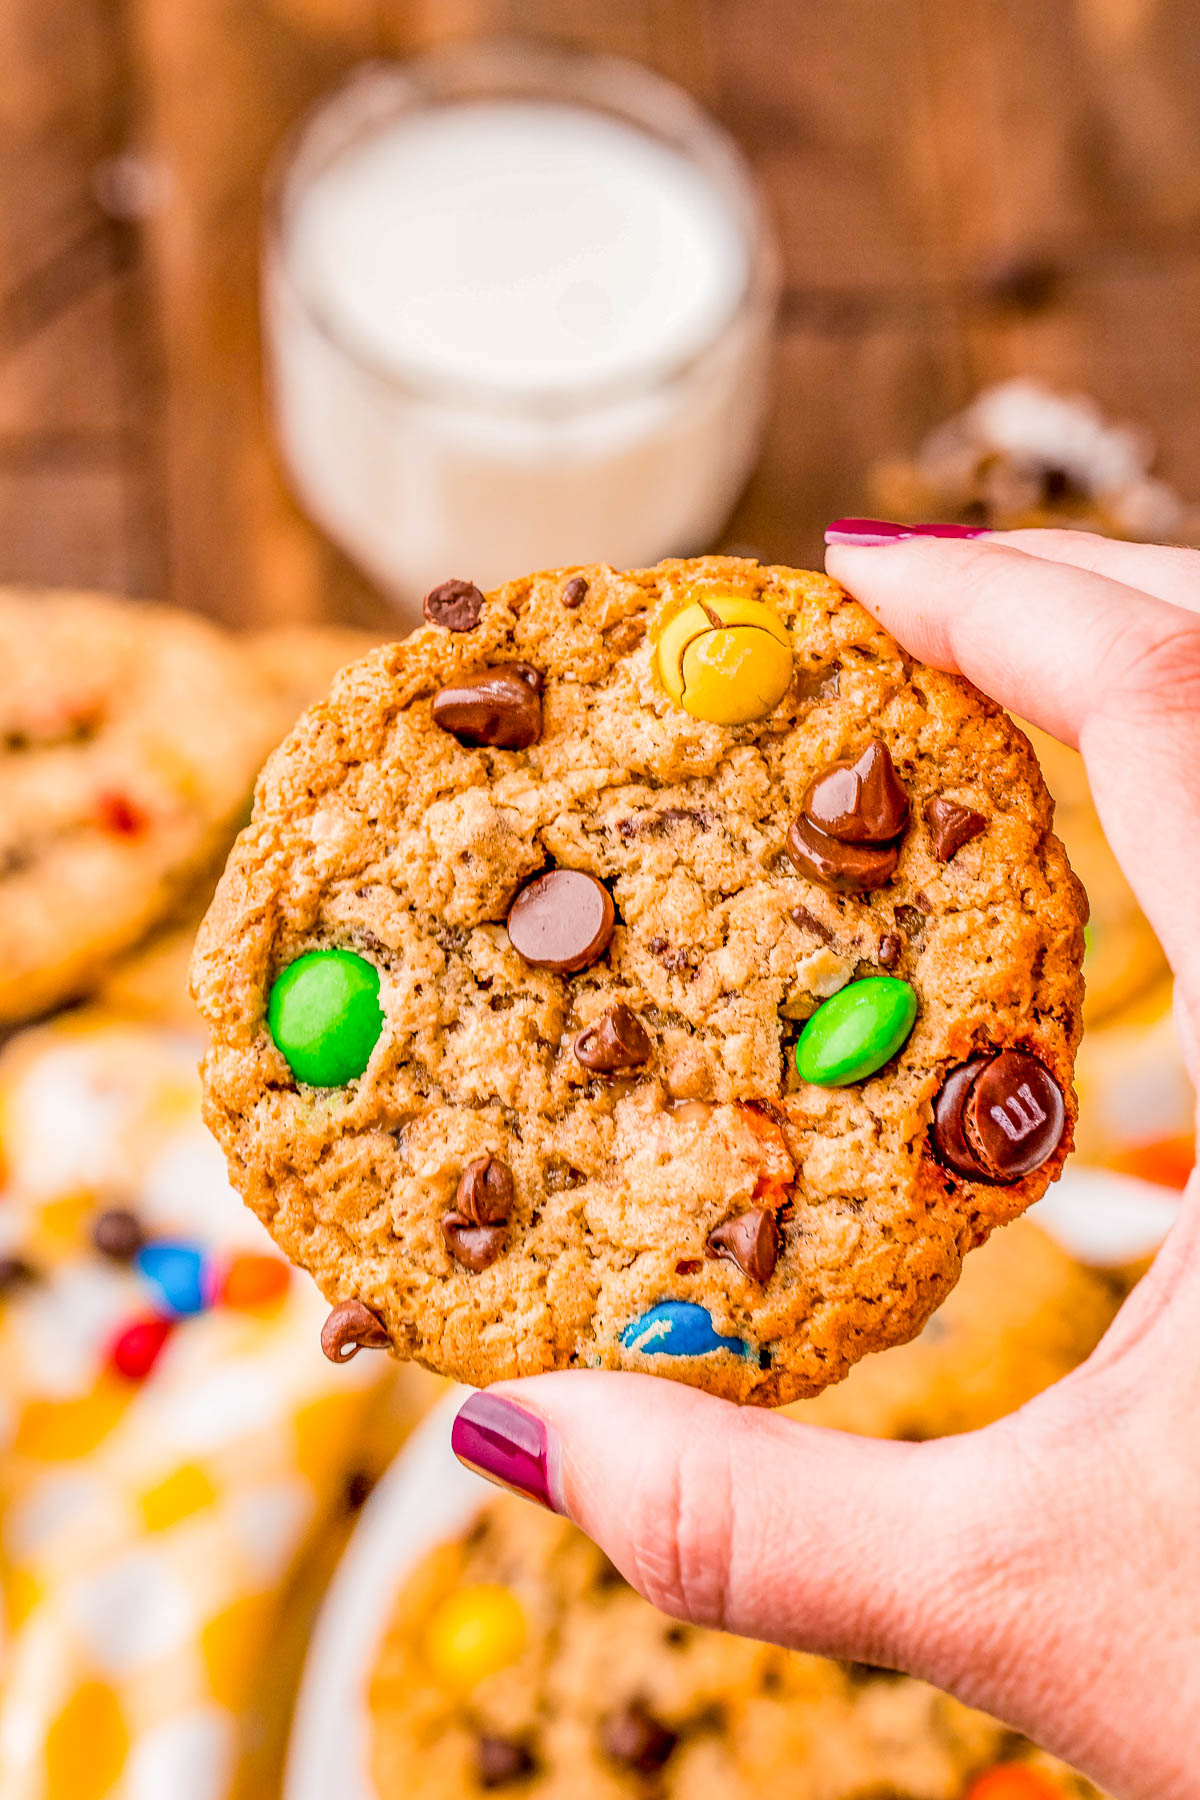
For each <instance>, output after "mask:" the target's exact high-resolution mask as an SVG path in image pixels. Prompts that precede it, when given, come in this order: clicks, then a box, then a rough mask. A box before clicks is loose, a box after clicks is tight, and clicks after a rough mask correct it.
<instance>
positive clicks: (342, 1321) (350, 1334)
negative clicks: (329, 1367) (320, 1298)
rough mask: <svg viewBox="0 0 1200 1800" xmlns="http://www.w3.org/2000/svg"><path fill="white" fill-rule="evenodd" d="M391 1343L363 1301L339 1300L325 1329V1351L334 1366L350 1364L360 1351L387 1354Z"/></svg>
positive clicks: (323, 1330)
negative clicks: (381, 1351)
mask: <svg viewBox="0 0 1200 1800" xmlns="http://www.w3.org/2000/svg"><path fill="white" fill-rule="evenodd" d="M390 1343H391V1339H390V1338H389V1337H388V1334H387V1332H386V1331H385V1330H384V1328H383V1324H382V1322H381V1321H380V1320H379V1319H377V1318H376V1317H375V1314H374V1313H373V1312H372V1311H371V1309H370V1307H367V1306H364V1305H363V1303H362V1301H361V1300H339V1301H338V1303H337V1305H336V1306H335V1307H334V1309H333V1311H332V1312H331V1313H330V1315H329V1317H328V1318H327V1319H326V1321H325V1323H324V1324H323V1325H322V1327H321V1348H322V1350H323V1351H324V1352H325V1354H326V1356H327V1357H328V1358H329V1360H330V1362H335V1363H343V1362H350V1361H351V1359H352V1358H353V1357H355V1356H357V1355H358V1353H359V1351H360V1350H386V1349H387V1347H388V1345H389V1344H390Z"/></svg>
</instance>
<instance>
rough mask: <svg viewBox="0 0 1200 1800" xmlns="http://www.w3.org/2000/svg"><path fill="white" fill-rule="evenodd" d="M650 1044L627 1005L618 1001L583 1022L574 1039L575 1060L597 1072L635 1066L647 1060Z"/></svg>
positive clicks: (638, 1020)
mask: <svg viewBox="0 0 1200 1800" xmlns="http://www.w3.org/2000/svg"><path fill="white" fill-rule="evenodd" d="M653 1048H654V1046H653V1045H652V1044H651V1042H650V1036H649V1033H648V1032H647V1030H646V1028H645V1026H644V1025H643V1024H642V1021H641V1020H640V1019H639V1018H638V1016H637V1014H636V1013H635V1012H634V1011H633V1009H632V1008H631V1007H628V1006H626V1005H625V1004H624V1002H623V1001H619V1002H618V1003H617V1005H616V1006H610V1007H609V1009H608V1011H607V1012H606V1013H604V1014H602V1016H601V1017H600V1018H599V1019H597V1020H596V1022H595V1024H594V1025H586V1026H585V1027H584V1029H583V1030H582V1031H581V1032H580V1033H579V1036H578V1037H577V1038H576V1039H575V1060H576V1062H578V1063H581V1064H582V1065H583V1067H584V1068H585V1069H594V1070H595V1071H596V1072H597V1073H598V1074H601V1075H616V1074H619V1073H620V1072H621V1071H623V1070H625V1069H638V1068H640V1067H641V1065H642V1064H643V1063H644V1062H648V1061H649V1059H650V1053H651V1051H652V1050H653Z"/></svg>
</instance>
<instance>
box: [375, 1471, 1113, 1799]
mask: <svg viewBox="0 0 1200 1800" xmlns="http://www.w3.org/2000/svg"><path fill="white" fill-rule="evenodd" d="M368 1705H369V1712H370V1727H371V1768H372V1775H373V1777H374V1790H375V1792H376V1793H377V1794H378V1796H379V1800H400V1796H402V1795H403V1796H404V1800H425V1796H429V1800H434V1796H436V1797H437V1800H442V1797H443V1796H445V1795H448V1794H454V1795H462V1796H464V1797H467V1796H471V1795H474V1794H482V1793H484V1792H507V1791H511V1792H512V1793H514V1794H520V1795H523V1796H528V1800H568V1797H569V1800H628V1796H630V1795H637V1794H641V1795H648V1794H653V1795H654V1796H655V1797H656V1800H671V1797H672V1796H678V1797H679V1800H685V1797H686V1796H693V1795H700V1794H719V1795H720V1796H721V1797H722V1800H785V1796H786V1797H787V1800H791V1796H793V1795H795V1794H798V1793H802V1794H803V1795H804V1796H805V1800H881V1797H882V1796H883V1795H885V1794H886V1795H888V1796H889V1797H891V1796H895V1800H908V1797H909V1796H912V1797H913V1800H916V1796H920V1800H988V1797H989V1795H992V1794H994V1795H995V1800H1000V1795H1001V1794H1003V1795H1004V1796H1005V1800H1056V1797H1059V1796H1063V1797H1065V1796H1073V1797H1074V1800H1085V1797H1087V1800H1097V1790H1096V1789H1095V1788H1094V1787H1093V1786H1092V1785H1091V1784H1090V1783H1089V1782H1087V1781H1085V1780H1083V1779H1082V1778H1081V1777H1079V1776H1076V1775H1073V1774H1071V1772H1070V1771H1069V1770H1068V1769H1067V1768H1066V1767H1065V1766H1064V1765H1063V1764H1061V1763H1059V1762H1057V1761H1055V1760H1054V1759H1053V1758H1051V1757H1048V1756H1045V1755H1044V1754H1042V1753H1041V1752H1040V1751H1037V1750H1035V1749H1034V1748H1033V1747H1032V1746H1031V1745H1030V1744H1028V1743H1027V1742H1026V1741H1025V1739H1023V1738H1021V1737H1019V1736H1018V1735H1017V1734H1016V1733H1014V1732H1011V1731H1009V1730H1007V1729H1006V1728H1005V1727H1004V1726H1002V1725H999V1724H997V1723H996V1722H995V1721H994V1720H992V1719H989V1718H987V1717H985V1716H984V1715H983V1714H982V1713H977V1712H972V1711H970V1710H969V1709H968V1708H967V1707H965V1706H962V1705H960V1704H959V1703H958V1702H957V1701H955V1700H952V1699H951V1698H950V1697H949V1696H948V1695H946V1694H940V1693H938V1692H937V1691H936V1690H935V1689H933V1688H930V1687H926V1686H925V1685H924V1684H923V1683H921V1682H918V1681H913V1680H910V1679H909V1678H907V1677H904V1676H896V1675H892V1674H890V1673H888V1672H887V1671H884V1670H881V1669H870V1668H867V1667H864V1666H862V1665H857V1664H856V1665H849V1666H846V1665H842V1664H838V1663H834V1662H829V1661H826V1660H824V1659H822V1658H818V1657H813V1656H800V1655H796V1654H794V1653H790V1652H788V1651H785V1650H779V1649H776V1648H774V1647H773V1646H771V1645H768V1644H759V1643H751V1642H749V1641H748V1640H746V1639H744V1638H735V1637H729V1636H727V1635H725V1634H722V1633H718V1632H714V1631H707V1630H702V1629H700V1628H698V1627H696V1626H689V1625H681V1624H678V1623H676V1622H675V1621H673V1620H671V1619H669V1618H665V1617H663V1615H662V1614H660V1613H657V1612H655V1610H654V1609H653V1607H651V1606H650V1605H648V1603H647V1602H646V1601H644V1600H642V1599H641V1598H640V1597H639V1596H638V1595H637V1594H636V1593H634V1591H633V1589H632V1588H629V1587H627V1586H626V1584H625V1583H624V1582H623V1581H622V1579H621V1578H620V1576H619V1575H618V1574H617V1572H616V1570H615V1569H613V1567H612V1565H611V1564H610V1563H608V1562H607V1561H606V1560H605V1558H604V1556H603V1554H602V1553H601V1552H600V1551H599V1550H598V1549H596V1547H595V1546H594V1545H593V1544H591V1543H589V1542H588V1540H587V1539H586V1538H584V1536H583V1535H582V1533H581V1532H579V1531H577V1530H576V1529H575V1528H574V1527H573V1526H571V1525H569V1524H567V1523H566V1522H565V1521H563V1520H561V1519H554V1518H551V1517H550V1516H549V1515H547V1514H543V1513H540V1512H536V1511H535V1510H534V1509H533V1508H532V1507H529V1506H526V1505H523V1503H522V1502H520V1501H518V1500H515V1499H511V1498H508V1497H500V1498H498V1499H497V1500H495V1501H493V1502H491V1503H489V1504H488V1505H487V1507H486V1508H485V1510H483V1511H482V1512H481V1513H480V1515H479V1518H478V1520H477V1522H476V1524H475V1526H474V1529H473V1530H472V1531H471V1532H470V1533H469V1534H468V1535H467V1536H466V1537H464V1538H462V1539H460V1540H459V1541H458V1542H456V1543H451V1544H447V1545H443V1546H441V1547H439V1548H438V1549H436V1550H434V1551H433V1552H432V1554H430V1555H427V1556H426V1557H425V1559H424V1560H423V1562H422V1563H421V1564H420V1565H419V1566H418V1567H417V1569H416V1570H415V1571H414V1572H413V1574H412V1575H411V1576H410V1578H409V1580H408V1581H407V1582H406V1583H405V1585H404V1587H403V1588H402V1590H401V1592H400V1594H399V1595H398V1597H397V1599H396V1602H395V1604H394V1606H393V1609H392V1615H391V1620H390V1623H389V1625H388V1627H387V1629H386V1631H385V1633H384V1637H383V1640H382V1643H381V1646H380V1649H379V1652H378V1657H377V1660H376V1664H375V1668H374V1672H373V1676H372V1679H371V1683H370V1689H369V1700H368ZM1001 1770H1003V1771H1004V1776H1003V1785H1001V1776H1000V1773H999V1772H1000V1771H1001Z"/></svg>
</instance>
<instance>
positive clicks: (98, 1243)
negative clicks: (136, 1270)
mask: <svg viewBox="0 0 1200 1800" xmlns="http://www.w3.org/2000/svg"><path fill="white" fill-rule="evenodd" d="M145 1241H146V1234H145V1232H144V1231H143V1230H142V1222H141V1220H140V1219H139V1218H138V1216H137V1214H136V1213H132V1212H130V1211H129V1210H128V1208H127V1207H124V1206H110V1207H109V1208H108V1209H107V1211H105V1212H102V1213H97V1215H96V1217H95V1219H94V1220H93V1221H92V1243H93V1244H94V1245H95V1247H96V1249H97V1250H98V1251H99V1252H100V1254H101V1256H107V1257H109V1258H110V1259H111V1260H112V1261H113V1262H119V1263H129V1262H132V1261H133V1259H134V1257H135V1256H136V1255H137V1253H138V1251H139V1250H140V1249H141V1247H142V1245H143V1244H144V1243H145Z"/></svg>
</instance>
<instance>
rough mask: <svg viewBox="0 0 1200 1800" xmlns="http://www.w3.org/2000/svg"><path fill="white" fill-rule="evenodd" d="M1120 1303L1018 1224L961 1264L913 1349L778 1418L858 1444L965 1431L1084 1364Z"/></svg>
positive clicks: (863, 1369)
mask: <svg viewBox="0 0 1200 1800" xmlns="http://www.w3.org/2000/svg"><path fill="white" fill-rule="evenodd" d="M1124 1291H1125V1289H1124V1285H1123V1284H1122V1282H1121V1281H1120V1280H1119V1278H1118V1279H1114V1278H1113V1277H1110V1276H1109V1275H1106V1274H1105V1273H1102V1272H1100V1271H1098V1270H1094V1269H1089V1268H1085V1267H1084V1266H1083V1265H1082V1264H1081V1263H1078V1262H1076V1261H1075V1260H1074V1259H1073V1258H1072V1257H1071V1256H1069V1255H1068V1254H1067V1252H1066V1251H1065V1250H1063V1249H1061V1248H1060V1246H1059V1245H1058V1244H1057V1243H1055V1242H1054V1240H1053V1239H1052V1238H1051V1237H1049V1236H1047V1234H1046V1233H1045V1232H1044V1231H1042V1230H1041V1229H1039V1227H1038V1226H1037V1225H1035V1224H1034V1223H1033V1221H1032V1219H1031V1218H1024V1219H1018V1220H1016V1221H1015V1222H1014V1223H1013V1224H1012V1225H1009V1226H1006V1227H1005V1229H1004V1230H1003V1231H997V1232H994V1233H993V1234H992V1236H991V1237H990V1238H989V1239H988V1241H987V1243H986V1244H985V1245H984V1246H983V1248H982V1249H981V1250H979V1251H977V1252H976V1254H975V1255H974V1256H970V1257H967V1258H966V1260H965V1262H964V1264H963V1272H962V1275H961V1277H960V1279H959V1283H958V1286H957V1287H956V1288H955V1289H954V1290H953V1292H952V1293H951V1294H950V1296H949V1298H948V1299H947V1300H945V1301H944V1302H943V1304H942V1306H941V1307H940V1309H939V1310H938V1311H937V1312H936V1313H934V1315H933V1317H932V1318H931V1319H930V1321H929V1323H928V1324H927V1325H926V1327H925V1329H924V1331H922V1333H921V1335H920V1336H919V1337H917V1338H914V1340H913V1341H912V1343H910V1344H902V1345H901V1346H899V1348H897V1349H894V1350H889V1351H888V1353H887V1355H886V1356H874V1357H867V1358H866V1359H864V1361H863V1362H861V1363H858V1364H857V1365H856V1366H855V1367H854V1368H853V1369H852V1370H851V1371H850V1374H849V1375H848V1376H847V1377H846V1379H845V1381H843V1382H839V1383H838V1385H837V1386H836V1387H830V1388H826V1389H825V1391H824V1393H821V1394H818V1395H817V1396H816V1397H815V1398H814V1399H812V1400H801V1401H798V1402H797V1403H796V1404H795V1405H794V1406H788V1407H785V1408H784V1409H783V1410H784V1411H785V1412H786V1413H788V1414H789V1415H790V1416H791V1417H792V1418H796V1419H802V1420H803V1421H804V1422H805V1424H808V1425H824V1426H830V1427H832V1428H833V1429H835V1430H839V1431H853V1432H857V1433H858V1434H860V1435H861V1436H864V1437H880V1438H906V1439H910V1440H921V1439H924V1438H936V1437H950V1436H952V1435H953V1434H954V1433H956V1432H960V1431H976V1430H978V1429H979V1428H980V1427H981V1426H984V1425H990V1424H991V1423H992V1421H993V1420H995V1419H999V1418H1003V1417H1004V1416H1005V1415H1006V1414H1008V1413H1011V1412H1015V1411H1016V1410H1017V1408H1018V1407H1020V1406H1023V1405H1024V1404H1025V1402H1026V1401H1027V1400H1031V1399H1032V1398H1033V1396H1034V1395H1035V1394H1039V1393H1041V1391H1042V1390H1043V1388H1048V1387H1050V1386H1051V1385H1052V1384H1053V1383H1054V1382H1056V1381H1058V1380H1060V1379H1061V1378H1062V1377H1063V1376H1064V1375H1066V1374H1069V1372H1070V1371H1071V1370H1072V1369H1074V1368H1075V1367H1077V1365H1078V1364H1080V1363H1082V1362H1084V1361H1085V1360H1086V1359H1087V1357H1088V1356H1090V1355H1091V1353H1092V1351H1093V1350H1094V1349H1095V1347H1096V1345H1097V1344H1098V1343H1099V1342H1100V1339H1101V1338H1102V1337H1103V1336H1104V1333H1105V1332H1106V1331H1107V1329H1108V1327H1109V1325H1110V1324H1111V1323H1112V1320H1113V1318H1114V1317H1115V1316H1116V1312H1117V1308H1118V1307H1119V1305H1120V1303H1121V1300H1122V1298H1123V1296H1124Z"/></svg>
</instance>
